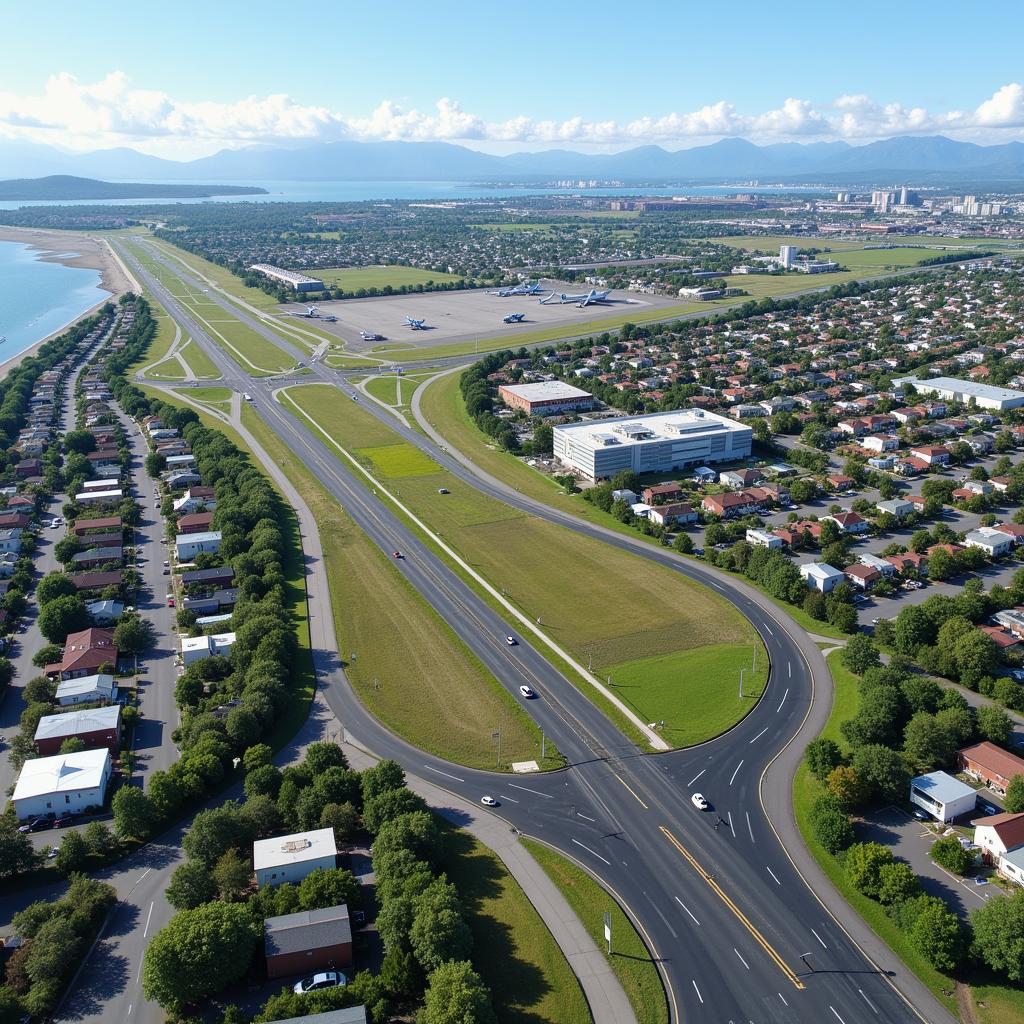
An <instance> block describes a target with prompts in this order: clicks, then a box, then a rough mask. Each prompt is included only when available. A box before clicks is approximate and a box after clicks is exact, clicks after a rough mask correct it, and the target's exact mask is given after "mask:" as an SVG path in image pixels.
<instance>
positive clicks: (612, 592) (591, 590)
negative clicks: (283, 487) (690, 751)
mask: <svg viewBox="0 0 1024 1024" xmlns="http://www.w3.org/2000/svg"><path fill="white" fill-rule="evenodd" d="M334 394H335V391H334V389H332V388H330V387H329V386H327V385H300V386H295V387H292V388H289V389H288V390H287V392H286V396H287V399H288V400H289V401H290V402H292V403H294V405H295V408H296V409H297V410H298V411H299V412H301V413H304V414H305V415H306V416H307V417H309V418H310V419H311V420H312V421H313V422H314V423H316V424H318V425H319V426H320V427H321V428H322V429H323V430H324V431H325V432H326V433H327V434H328V435H329V437H331V438H333V439H334V440H335V441H336V442H337V443H338V444H339V445H340V446H341V447H342V448H344V449H346V450H347V451H348V452H349V453H351V454H352V455H353V456H354V457H357V458H359V459H360V461H362V462H363V463H364V464H366V465H367V467H368V468H369V469H370V470H371V472H372V471H373V464H372V462H371V461H370V459H369V458H368V457H367V456H366V454H365V452H366V450H367V447H372V448H380V447H383V446H382V445H381V437H382V434H383V435H385V436H386V437H387V438H388V439H390V441H391V447H395V442H396V439H397V438H398V435H397V434H395V433H394V432H393V431H392V430H391V429H390V428H389V427H387V426H386V425H385V424H382V423H381V422H380V421H379V420H377V419H376V418H374V417H373V416H371V415H370V414H369V413H367V412H366V411H365V410H364V409H362V408H361V407H359V406H357V405H355V407H353V405H354V403H352V404H350V403H340V402H337V401H335V400H333V398H334ZM367 439H371V440H373V441H374V442H375V444H374V445H372V446H367V445H366V440H367ZM339 457H341V458H343V456H341V455H340V453H339ZM428 461H429V460H428ZM431 465H432V466H434V468H435V470H436V471H435V472H433V473H430V474H426V473H424V474H421V475H415V476H405V477H391V478H389V479H388V481H387V483H388V486H389V488H390V489H391V490H392V491H396V492H399V493H400V500H401V501H402V502H403V504H405V505H406V506H407V507H409V508H410V509H411V510H412V511H413V512H414V513H415V514H416V515H417V516H419V517H420V518H421V519H422V520H423V521H424V522H425V523H426V525H427V526H428V527H430V528H431V529H432V530H433V531H434V532H435V533H437V534H439V535H440V536H441V537H442V538H443V540H444V541H445V542H446V543H447V544H449V545H450V546H451V547H452V548H453V549H454V550H455V551H456V552H457V553H458V554H459V555H460V556H461V557H462V558H463V559H464V560H465V561H466V562H467V563H468V564H469V565H470V566H472V568H473V569H474V570H476V571H477V572H479V573H480V574H481V575H483V576H484V577H485V578H486V579H487V580H488V581H489V582H490V583H491V584H492V585H493V586H495V587H498V588H499V589H500V590H501V591H502V592H503V594H504V595H505V597H506V598H507V599H508V600H510V601H511V602H512V603H513V604H514V605H515V606H516V607H517V608H518V609H519V610H520V611H521V612H522V613H523V614H524V615H526V616H528V617H530V618H531V619H533V620H539V622H540V624H541V627H542V628H543V629H544V631H545V632H546V633H547V634H548V635H549V636H550V637H552V639H554V640H555V641H556V642H557V643H559V644H560V645H562V646H564V647H565V648H566V649H567V650H568V651H569V652H571V653H572V654H573V655H574V656H575V657H576V658H577V659H579V660H580V661H582V662H583V663H584V664H587V663H588V661H591V660H592V664H593V666H594V670H595V671H600V672H601V674H606V670H607V669H608V668H609V667H611V666H621V665H624V664H625V663H627V662H634V661H637V660H638V659H641V658H650V657H655V656H663V655H671V654H678V653H679V652H683V651H686V652H690V651H698V649H702V648H704V647H706V646H709V645H711V646H715V647H721V648H728V647H729V646H730V645H738V656H739V657H743V658H749V657H750V653H751V645H752V644H754V643H758V644H759V643H760V641H759V640H758V639H757V638H756V634H755V632H754V630H753V628H752V627H751V626H750V624H749V623H748V622H747V621H746V620H745V619H743V618H742V617H741V616H740V615H739V614H738V613H737V612H736V611H735V609H734V608H733V607H732V606H731V605H730V604H729V603H728V602H727V601H726V600H725V599H723V598H721V597H719V596H718V595H716V594H714V593H713V592H712V591H710V590H709V589H707V588H705V587H701V586H699V585H697V584H695V583H692V582H690V581H688V580H686V579H685V578H683V577H682V576H681V575H679V574H678V573H675V572H672V571H671V570H669V569H666V568H663V567H661V566H658V565H654V564H652V563H650V562H647V561H644V560H642V559H640V558H638V557H636V556H635V555H632V554H629V553H627V552H623V551H619V550H617V549H615V548H613V547H611V546H609V545H606V544H603V543H601V542H600V541H597V540H593V539H591V538H589V537H584V536H581V535H579V534H577V533H574V532H573V531H571V530H568V529H566V528H564V527H561V526H557V525H555V524H552V523H548V522H546V521H543V520H541V519H538V518H536V517H534V516H531V515H528V514H526V513H522V512H519V511H517V510H516V509H513V508H511V507H510V506H508V505H506V504H504V503H503V502H499V501H496V500H494V499H491V498H489V497H487V496H486V495H483V494H481V493H480V492H479V491H478V490H476V488H474V487H471V486H470V485H468V484H466V483H464V482H463V481H461V480H460V479H459V478H457V477H455V476H453V475H452V474H450V473H447V472H445V471H443V470H442V469H441V467H440V466H438V465H437V464H436V463H433V462H431ZM441 488H447V489H448V491H449V492H450V493H448V494H440V493H439V490H440V489H441ZM722 656H723V657H724V655H722ZM759 657H763V649H762V651H761V652H760V654H759ZM673 699H674V695H673V694H672V692H671V689H670V688H667V687H662V686H660V685H654V686H652V687H650V689H649V691H648V692H645V694H644V695H637V694H634V695H633V700H634V703H636V704H637V705H638V706H642V707H644V708H650V709H651V710H650V713H649V714H645V720H647V721H652V720H655V719H658V720H660V719H662V718H664V719H666V721H667V720H668V719H669V718H670V717H672V716H673V709H674V705H673V703H672V700H673ZM722 727H723V726H722V716H721V715H719V714H717V713H716V714H715V715H709V716H707V721H705V719H704V718H703V717H697V718H696V720H695V724H694V730H693V733H692V735H694V736H699V738H704V739H706V738H708V737H710V736H713V735H715V734H717V733H718V732H720V731H721V729H722Z"/></svg>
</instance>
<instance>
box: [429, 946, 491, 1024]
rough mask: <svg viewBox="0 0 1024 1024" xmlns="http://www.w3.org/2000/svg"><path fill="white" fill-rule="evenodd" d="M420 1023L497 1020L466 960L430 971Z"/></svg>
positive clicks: (483, 987)
mask: <svg viewBox="0 0 1024 1024" xmlns="http://www.w3.org/2000/svg"><path fill="white" fill-rule="evenodd" d="M421 1020H422V1024H497V1021H498V1018H497V1017H496V1016H495V1014H494V1007H493V1006H492V1005H491V994H490V991H489V990H488V988H487V986H486V985H485V984H484V983H483V980H482V979H481V977H480V975H479V974H477V973H476V971H474V970H473V966H472V964H470V963H468V962H466V961H451V962H449V963H446V964H442V965H441V966H440V967H438V968H437V969H436V970H435V971H432V972H431V974H430V977H429V979H428V984H427V991H426V993H425V995H424V997H423V1013H422V1015H421Z"/></svg>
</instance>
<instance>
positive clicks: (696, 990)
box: [693, 981, 704, 1006]
mask: <svg viewBox="0 0 1024 1024" xmlns="http://www.w3.org/2000/svg"><path fill="white" fill-rule="evenodd" d="M693 991H694V992H696V993H697V998H698V999H699V1000H700V1005H701V1006H703V1005H704V997H703V996H702V995H701V994H700V989H699V988H697V982H696V981H695V982H694V983H693Z"/></svg>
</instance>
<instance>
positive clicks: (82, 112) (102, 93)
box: [0, 71, 1024, 155]
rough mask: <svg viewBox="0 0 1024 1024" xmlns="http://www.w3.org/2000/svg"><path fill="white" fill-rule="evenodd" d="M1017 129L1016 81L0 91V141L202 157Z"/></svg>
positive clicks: (55, 84) (980, 133) (68, 78)
mask: <svg viewBox="0 0 1024 1024" xmlns="http://www.w3.org/2000/svg"><path fill="white" fill-rule="evenodd" d="M1022 127H1024V87H1022V86H1021V85H1020V84H1018V83H1016V82H1013V83H1009V84H1007V85H1004V86H1002V87H1001V88H999V89H998V90H996V91H995V93H993V95H992V96H991V97H989V98H988V99H986V100H985V101H984V102H982V103H981V104H979V105H978V106H977V107H976V108H975V109H974V110H969V111H956V110H954V111H947V112H935V111H928V110H926V109H924V108H923V107H906V106H904V105H902V104H900V103H879V102H878V101H876V100H874V99H872V98H871V97H869V96H866V95H863V94H856V95H844V96H840V97H839V98H838V99H836V100H834V101H832V102H831V103H829V104H818V105H815V104H813V103H811V101H809V100H806V99H800V98H798V97H790V98H788V99H786V100H785V102H784V103H783V104H782V105H781V106H780V107H778V108H777V109H774V110H766V111H761V112H756V111H754V112H741V111H739V110H737V109H736V107H735V106H734V105H733V104H731V103H729V102H727V101H725V100H720V101H719V102H717V103H711V104H708V105H706V106H704V107H701V108H700V109H699V110H693V111H684V112H671V113H666V114H662V115H657V116H651V115H644V116H640V117H637V118H635V119H633V120H630V121H626V122H617V121H613V120H604V121H589V120H587V119H585V118H583V117H580V116H576V117H569V118H566V119H564V120H534V119H533V118H531V117H529V116H527V115H525V114H518V115H515V116H512V117H509V118H508V119H506V120H503V121H487V120H485V119H484V118H482V117H480V116H479V115H477V114H474V113H472V112H470V111H468V110H466V109H464V108H463V106H462V104H460V103H459V102H458V101H457V100H454V99H450V98H447V97H444V98H441V99H439V100H438V101H437V103H436V104H435V107H434V109H432V110H429V111H420V110H417V109H415V108H406V107H403V106H401V105H400V104H398V103H396V102H394V101H392V100H388V99H385V100H383V101H382V102H381V103H380V104H379V105H378V106H377V107H376V108H375V109H374V110H372V111H371V112H370V113H369V115H351V114H346V113H342V112H340V111H335V110H331V109H330V108H328V107H326V106H322V105H310V104H304V103H300V102H298V101H296V100H294V99H292V98H291V97H290V96H288V95H287V94H285V93H274V94H271V95H268V96H248V97H245V98H242V99H239V100H235V101H232V102H227V103H225V102H214V101H200V102H196V101H187V100H179V99H176V98H175V97H173V96H171V95H169V94H168V93H165V92H160V91H155V90H148V89H140V88H136V87H134V86H133V85H132V83H131V82H130V80H129V79H128V77H127V76H126V75H125V74H124V73H123V72H120V71H113V72H111V73H110V74H108V75H107V76H106V77H104V78H102V79H100V80H99V81H97V82H91V83H89V82H81V81H79V80H78V79H77V78H75V77H74V76H73V75H71V74H68V73H66V72H63V73H61V74H58V75H54V76H52V77H51V78H50V79H48V80H47V82H46V85H45V86H44V88H43V90H42V92H41V93H39V94H37V95H18V94H16V93H13V92H10V91H6V92H4V91H0V134H3V135H4V136H6V137H22V138H29V139H33V140H36V141H45V142H50V143H53V144H57V145H64V146H66V147H69V148H90V149H92V148H97V147H99V146H105V145H124V144H132V145H136V146H139V147H140V148H144V149H149V150H150V151H154V150H162V151H164V152H167V151H168V150H173V148H174V147H176V146H179V147H183V148H190V149H192V150H195V148H196V147H199V148H201V149H204V150H205V151H211V150H212V149H216V148H218V147H220V146H239V145H244V144H249V143H254V142H265V143H282V142H289V141H294V142H298V141H309V142H313V141H329V140H336V139H346V138H349V139H360V140H371V139H389V140H394V139H400V140H409V141H417V142H419V141H431V140H434V141H449V142H469V143H474V142H476V143H481V144H485V145H503V146H515V145H524V144H541V145H566V144H573V145H582V146H590V147H603V148H614V147H621V146H630V145H637V144H640V143H648V142H649V143H660V144H662V145H668V146H681V145H686V144H688V143H690V144H692V143H694V142H697V141H706V140H709V139H714V138H722V137H724V136H729V135H742V136H745V137H748V138H751V139H753V140H755V141H777V140H785V139H805V140H806V139H811V138H819V139H835V138H846V139H850V140H853V141H864V140H867V139H871V138H883V137H886V136H891V135H898V134H904V133H919V134H920V133H928V132H947V133H959V134H960V135H961V136H963V137H971V138H976V139H984V140H986V141H994V140H997V139H1002V138H1005V137H1007V132H1008V131H1012V130H1014V129H1020V128H1022ZM169 155H170V154H169Z"/></svg>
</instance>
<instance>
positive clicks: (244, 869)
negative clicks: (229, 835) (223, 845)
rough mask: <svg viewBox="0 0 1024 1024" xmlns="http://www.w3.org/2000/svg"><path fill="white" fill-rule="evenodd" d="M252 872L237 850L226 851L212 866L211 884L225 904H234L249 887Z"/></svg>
mask: <svg viewBox="0 0 1024 1024" xmlns="http://www.w3.org/2000/svg"><path fill="white" fill-rule="evenodd" d="M251 874H252V872H251V871H250V870H249V865H248V864H247V863H246V862H245V861H244V860H242V858H241V857H240V856H239V854H238V851H237V850H228V851H227V852H226V853H224V854H222V855H221V858H220V860H218V861H217V863H216V864H215V865H214V866H213V872H212V875H213V882H214V885H216V886H217V892H218V893H219V894H220V898H221V899H222V900H223V901H224V902H225V903H235V902H237V901H238V900H240V899H241V898H242V894H243V893H244V892H245V890H246V889H247V888H248V887H249V879H250V876H251Z"/></svg>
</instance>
